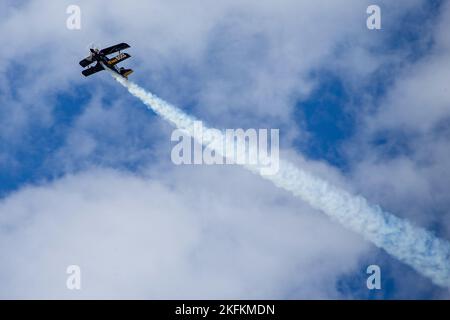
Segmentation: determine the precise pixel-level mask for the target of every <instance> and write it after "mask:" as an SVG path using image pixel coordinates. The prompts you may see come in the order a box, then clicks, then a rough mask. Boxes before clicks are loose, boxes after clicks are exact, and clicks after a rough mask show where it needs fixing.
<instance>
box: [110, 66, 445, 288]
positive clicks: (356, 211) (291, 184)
mask: <svg viewBox="0 0 450 320" xmlns="http://www.w3.org/2000/svg"><path fill="white" fill-rule="evenodd" d="M106 69H107V68H106ZM107 70H108V69H107ZM111 74H112V75H113V76H114V78H115V79H116V80H117V81H118V82H119V83H121V84H122V85H123V86H124V87H126V88H127V89H128V91H129V92H130V93H131V94H132V95H134V96H135V97H137V98H139V99H140V100H141V101H142V102H143V103H144V104H146V105H147V106H148V107H149V108H151V109H152V110H153V111H154V112H156V113H157V114H158V115H160V116H161V117H162V118H164V119H165V120H167V121H169V122H171V123H172V124H173V125H175V126H176V127H177V128H178V129H181V130H185V131H186V132H188V133H189V134H190V135H191V136H192V137H193V138H194V139H196V140H197V141H202V143H203V144H205V145H207V146H208V147H209V148H212V149H213V150H214V151H215V152H217V153H219V154H223V150H221V149H214V144H215V142H216V141H214V140H211V135H209V134H208V131H210V130H211V129H209V128H203V136H202V137H198V136H196V132H195V130H194V123H195V121H197V120H196V119H195V118H194V117H191V116H189V115H187V114H185V113H184V112H183V111H181V110H180V109H178V108H176V107H174V106H172V105H170V104H169V103H167V102H165V101H163V100H161V99H159V98H158V97H156V96H154V95H153V94H151V93H149V92H147V91H145V90H144V89H142V88H140V87H139V86H138V85H136V84H135V83H133V82H130V81H128V80H125V79H124V78H122V77H120V76H117V75H116V74H114V73H113V72H111ZM249 152H254V150H253V151H252V150H250V151H249ZM245 167H246V168H247V169H249V170H251V171H252V172H254V173H256V174H259V175H261V176H262V177H263V178H265V179H268V180H270V181H272V182H273V183H274V184H275V185H276V186H277V187H279V188H282V189H285V190H287V191H290V192H292V193H293V194H294V195H295V196H297V197H299V198H301V199H303V200H304V201H306V202H307V203H309V204H310V205H311V206H312V207H313V208H315V209H319V210H321V211H323V212H324V213H326V214H327V215H328V216H330V218H331V219H333V220H336V221H338V222H340V223H341V224H342V225H343V226H345V227H347V228H349V229H351V230H353V231H355V232H357V233H359V234H361V235H362V236H363V237H364V238H365V239H367V240H369V241H371V242H372V243H374V244H375V245H376V246H377V247H380V248H383V249H384V250H385V251H386V252H388V253H389V254H391V255H392V256H394V257H396V258H397V259H399V260H400V261H403V262H404V263H406V264H408V265H410V266H411V267H412V268H414V269H415V270H417V271H418V272H420V273H421V274H423V275H425V276H427V277H428V278H430V279H431V280H432V281H433V282H434V283H435V284H437V285H440V286H443V287H450V243H449V242H447V241H446V240H442V239H439V238H437V237H435V236H434V235H433V234H432V233H431V232H429V231H427V230H425V229H422V228H419V227H416V226H413V225H412V224H411V223H409V222H408V221H406V220H403V219H400V218H398V217H396V216H394V215H392V214H390V213H388V212H384V211H383V210H381V208H380V207H379V206H374V205H370V204H369V203H367V201H366V199H365V198H363V197H361V196H355V195H352V194H350V193H348V192H347V191H344V190H341V189H338V188H337V187H335V186H332V185H330V184H329V183H328V182H326V181H324V180H322V179H320V178H317V177H315V176H313V175H311V174H310V173H308V172H306V171H303V170H301V169H299V168H297V167H296V166H294V165H293V164H292V163H290V162H287V161H283V160H281V161H280V169H279V171H278V173H276V174H274V175H262V174H261V170H260V169H261V167H259V166H258V165H245Z"/></svg>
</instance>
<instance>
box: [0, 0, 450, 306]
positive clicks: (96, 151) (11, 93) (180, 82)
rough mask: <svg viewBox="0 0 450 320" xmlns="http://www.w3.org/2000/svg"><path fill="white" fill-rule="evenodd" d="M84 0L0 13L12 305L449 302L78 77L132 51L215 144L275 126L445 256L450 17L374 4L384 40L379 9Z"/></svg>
mask: <svg viewBox="0 0 450 320" xmlns="http://www.w3.org/2000/svg"><path fill="white" fill-rule="evenodd" d="M72 2H73V3H77V4H78V5H79V6H80V8H81V12H82V28H81V30H67V28H66V27H65V19H66V18H67V16H68V15H67V14H66V12H65V9H66V7H67V5H69V4H72ZM72 2H64V1H62V2H61V3H60V4H58V5H55V4H53V3H51V2H50V1H48V3H47V4H45V5H42V4H39V3H38V2H37V1H24V2H23V3H21V4H19V5H18V4H16V3H15V2H14V3H15V4H14V5H13V2H11V1H6V2H4V3H3V4H2V5H1V6H0V9H2V10H1V12H2V13H1V14H0V15H1V20H0V21H2V22H0V24H2V26H1V27H0V30H2V31H0V32H1V33H4V34H3V36H4V37H5V38H8V39H10V40H9V41H10V42H11V46H10V48H8V50H5V52H2V53H0V60H1V63H0V118H1V120H0V126H1V131H0V182H1V183H0V225H2V228H1V230H2V231H1V233H0V238H1V240H0V242H2V245H1V247H0V250H1V251H2V255H3V256H4V257H5V259H6V260H7V261H8V262H7V263H6V264H5V265H4V266H2V267H0V280H3V281H5V282H6V285H5V286H4V287H3V289H0V297H3V298H10V297H12V298H16V297H32V298H36V297H44V298H46V297H65V298H98V297H112V298H122V297H125V298H126V297H137V298H179V297H183V298H227V297H240V298H294V299H295V298H331V299H335V298H344V299H358V298H360V299H396V298H405V299H417V298H419V299H438V298H440V299H442V298H448V297H449V295H448V291H447V290H445V289H442V288H439V287H437V286H435V285H433V284H432V283H431V282H430V281H429V280H428V279H426V278H424V277H422V276H420V275H418V274H417V273H416V272H415V271H413V270H412V269H411V268H409V267H408V266H405V265H403V264H402V263H400V262H398V261H396V260H395V259H394V258H392V257H390V256H389V255H387V254H386V253H385V252H383V251H382V250H379V249H377V248H375V247H374V246H373V245H371V244H370V243H367V242H365V241H364V240H362V238H360V236H358V235H354V234H353V233H351V232H349V231H347V230H345V229H344V228H342V227H341V226H339V225H337V224H335V223H333V222H331V221H329V220H328V218H327V217H325V216H323V215H322V214H321V213H320V212H318V211H316V210H314V209H311V208H309V206H308V205H307V204H305V203H303V202H302V201H300V200H298V199H292V197H291V196H290V195H289V194H287V193H284V192H283V191H281V190H277V189H276V188H275V187H273V186H272V185H271V184H270V183H267V182H266V181H263V180H261V179H259V178H258V177H254V176H252V175H250V174H248V173H246V172H245V171H243V170H241V169H240V168H238V167H234V166H232V167H230V168H228V167H226V168H224V167H207V168H204V167H193V166H188V167H183V166H181V167H177V166H174V165H173V164H172V163H171V161H170V150H171V147H172V143H171V141H170V133H171V132H172V128H171V127H170V125H168V124H166V123H164V122H163V121H162V120H160V119H159V118H158V117H157V116H156V115H155V114H153V113H152V112H151V111H149V110H147V109H146V108H145V107H144V106H143V105H142V104H141V102H139V101H138V100H137V99H135V98H134V97H132V96H130V95H129V94H128V93H127V92H126V91H125V90H124V89H123V88H121V87H119V86H118V85H117V83H115V82H114V81H113V80H112V79H111V78H110V77H109V76H108V75H107V74H106V73H101V74H97V75H95V76H93V77H90V78H86V79H85V78H84V77H82V76H81V74H80V72H81V70H80V68H79V66H78V61H79V60H81V59H82V58H83V57H84V55H86V52H87V47H88V45H89V44H90V43H91V42H96V43H100V44H101V45H102V46H107V45H110V44H113V43H116V42H122V41H126V42H128V43H130V45H131V48H130V49H129V50H128V52H129V53H130V54H131V56H132V59H129V60H127V61H126V62H124V63H123V64H124V66H129V67H131V68H133V69H134V70H135V73H134V74H132V76H131V78H132V80H133V81H136V82H137V83H139V84H140V85H141V86H142V87H144V88H146V89H149V90H150V91H152V92H153V93H155V94H157V95H158V96H160V97H162V98H163V99H165V100H167V101H169V102H171V103H173V104H174V105H177V106H178V107H180V108H182V109H183V110H184V111H186V112H188V113H191V114H193V115H195V116H196V117H198V118H200V119H203V120H205V121H207V122H208V124H210V125H212V126H215V127H218V128H239V127H244V128H251V127H255V128H279V129H280V139H281V141H280V143H281V148H282V156H283V157H287V158H289V159H290V160H292V161H293V162H294V163H297V164H300V165H302V166H303V167H305V168H306V169H308V170H310V171H312V172H314V173H315V174H317V175H318V176H321V177H325V178H326V179H327V180H329V181H330V182H332V183H335V184H337V185H339V186H343V187H344V188H346V189H349V190H350V191H352V192H355V193H359V194H362V195H364V196H365V197H366V198H367V199H368V200H369V201H371V202H372V203H376V204H379V205H381V206H382V207H383V208H385V209H386V210H388V211H389V212H392V213H394V214H396V215H398V216H400V217H403V218H405V219H408V220H410V221H412V222H413V223H415V224H417V225H420V226H423V227H425V228H428V229H430V230H432V231H434V232H435V233H436V234H438V235H439V236H440V237H442V238H444V239H449V238H450V224H449V221H450V220H449V213H448V208H449V207H448V206H449V205H450V197H449V196H447V195H446V189H447V188H448V182H447V181H448V180H447V178H449V177H450V172H449V170H448V165H447V163H448V156H450V153H449V152H448V150H449V148H448V147H449V142H448V141H449V139H448V136H449V132H448V130H447V129H446V128H448V123H449V122H448V121H449V119H450V112H449V110H450V108H449V105H450V96H449V94H448V92H450V91H448V90H446V89H448V84H446V82H445V80H448V78H449V76H448V72H445V71H443V70H445V67H446V66H447V67H448V66H449V61H450V41H449V38H448V35H447V32H445V28H446V27H448V21H450V20H449V15H450V7H449V6H448V5H447V4H446V3H445V2H444V1H419V0H414V1H398V3H397V2H396V3H395V4H392V3H389V2H388V1H378V3H377V4H378V5H380V7H381V10H382V29H381V30H368V29H367V28H366V25H365V20H366V18H367V14H366V13H365V9H366V8H367V5H368V4H371V3H369V2H366V1H346V2H345V4H344V2H341V3H338V2H339V1H324V2H322V3H320V4H312V3H308V2H301V1H285V2H282V3H280V4H277V5H276V4H274V3H271V2H270V1H268V2H266V1H264V2H263V3H259V2H258V1H248V2H244V3H240V2H235V1H219V2H218V3H217V5H216V6H211V7H210V5H204V6H201V5H200V3H198V2H197V1H192V2H189V3H186V4H166V3H164V2H162V1H148V2H146V4H144V5H142V4H141V3H140V2H133V1H131V2H130V4H128V3H127V5H126V6H125V5H124V4H122V3H121V2H119V1H117V3H115V5H112V6H111V7H110V8H109V9H107V10H103V7H102V6H101V5H99V4H93V3H89V2H88V1H72ZM11 8H14V9H11ZM130 17H133V18H130ZM30 26H35V27H30ZM30 61H31V63H30ZM447 70H448V69H447ZM425 106H426V110H425V111H423V109H425ZM269 226H270V227H269ZM61 230H62V231H61ZM64 230H65V231H64ZM36 252H40V254H36ZM232 261H236V264H233V263H232ZM69 263H75V264H80V265H81V267H82V270H86V271H85V273H83V274H86V280H83V281H86V282H85V283H86V286H85V288H84V289H83V290H82V291H81V292H67V290H66V289H65V288H64V283H65V282H64V281H65V280H64V279H65V276H66V275H65V266H66V265H67V264H69ZM370 264H378V265H380V266H381V269H382V288H383V289H382V290H380V291H369V290H367V288H366V282H365V279H366V277H367V275H366V274H365V268H366V267H367V266H368V265H370ZM33 268H34V269H33ZM33 270H36V273H35V275H34V276H33V275H32V271H33ZM105 270H106V271H105ZM263 282H264V284H262V283H263ZM30 283H32V285H31V287H32V289H30ZM61 283H62V284H61Z"/></svg>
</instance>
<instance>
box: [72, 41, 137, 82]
mask: <svg viewBox="0 0 450 320" xmlns="http://www.w3.org/2000/svg"><path fill="white" fill-rule="evenodd" d="M129 47H130V46H129V45H128V44H126V43H119V44H116V45H114V46H111V47H108V48H105V49H101V50H99V49H90V50H91V55H90V56H89V57H87V58H85V59H83V60H81V61H80V66H82V67H83V68H86V67H87V66H89V65H90V64H92V63H94V62H97V63H96V64H95V65H94V66H91V67H89V68H87V69H84V70H83V71H82V72H81V73H82V74H83V75H84V76H85V77H88V76H90V75H92V74H94V73H97V72H99V71H102V70H105V67H107V68H109V69H111V70H112V71H114V72H115V73H117V74H119V75H121V76H122V77H124V78H125V79H128V76H129V75H130V74H131V73H132V72H133V70H131V69H125V68H123V67H122V68H118V67H117V66H116V64H118V63H119V62H121V61H123V60H125V59H128V58H129V57H131V56H130V55H129V54H128V53H122V52H120V51H122V50H124V49H127V48H129ZM115 52H119V54H118V55H116V56H115V57H113V58H111V59H110V58H108V55H110V54H112V53H115Z"/></svg>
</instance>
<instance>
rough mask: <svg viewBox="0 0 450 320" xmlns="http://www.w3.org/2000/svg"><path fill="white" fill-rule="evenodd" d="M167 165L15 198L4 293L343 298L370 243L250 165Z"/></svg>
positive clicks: (6, 212)
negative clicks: (341, 289) (347, 279)
mask: <svg viewBox="0 0 450 320" xmlns="http://www.w3.org/2000/svg"><path fill="white" fill-rule="evenodd" d="M159 176H160V177H155V175H153V178H151V179H143V178H139V177H137V176H134V175H131V174H127V173H120V172H118V171H112V170H106V171H105V170H91V171H88V172H85V173H82V174H78V175H75V176H67V177H64V178H62V179H60V180H58V181H55V182H53V183H49V184H42V185H41V186H36V187H27V188H24V189H23V190H21V191H19V192H17V193H15V194H13V195H11V196H10V197H8V198H6V199H4V200H3V201H2V202H1V203H0V220H1V226H2V232H1V233H0V238H1V241H0V243H1V252H2V256H3V263H2V265H1V267H0V275H1V276H0V279H1V282H2V290H1V293H0V295H1V296H2V297H4V298H106V297H110V298H124V297H125V298H131V297H137V298H239V297H241V298H276V297H279V298H282V297H290V298H298V297H303V298H313V297H316V298H319V297H321V298H333V297H337V296H338V293H337V292H336V289H335V280H336V277H337V276H339V274H341V273H343V272H350V271H353V268H355V267H356V262H357V260H358V256H359V255H360V254H361V253H362V252H364V250H365V248H366V247H367V245H366V244H364V243H362V242H361V241H359V239H358V237H357V236H355V235H353V234H351V233H350V232H347V231H345V230H342V229H341V228H340V227H339V226H336V225H334V224H332V223H331V222H329V221H328V220H327V219H326V218H324V217H322V216H321V215H319V214H317V213H315V212H312V211H311V209H309V208H308V207H306V206H305V205H303V204H301V203H299V202H298V201H295V200H292V199H289V198H290V197H287V196H286V195H284V194H283V193H281V192H279V191H277V190H273V189H272V186H271V185H270V184H269V185H265V184H264V183H261V181H259V180H260V179H259V178H258V177H256V176H253V175H251V174H248V173H245V174H244V177H243V174H242V172H241V169H240V168H238V167H232V168H230V167H227V168H217V167H211V168H205V167H199V168H193V167H189V168H188V169H182V168H177V169H176V170H175V171H172V172H165V173H164V174H163V173H160V174H159ZM71 264H77V265H79V266H80V267H81V269H82V290H81V291H79V292H73V291H69V290H67V289H66V287H65V281H66V276H67V275H66V274H65V270H66V267H67V266H68V265H71Z"/></svg>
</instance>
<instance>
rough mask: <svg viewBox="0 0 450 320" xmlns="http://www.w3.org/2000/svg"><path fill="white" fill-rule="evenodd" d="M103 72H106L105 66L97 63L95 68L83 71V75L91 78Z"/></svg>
mask: <svg viewBox="0 0 450 320" xmlns="http://www.w3.org/2000/svg"><path fill="white" fill-rule="evenodd" d="M102 70H105V68H103V66H102V65H101V64H100V63H98V62H97V64H96V65H95V66H93V67H90V68H88V69H86V70H83V71H81V73H82V74H83V75H84V76H85V77H87V76H90V75H91V74H94V73H96V72H99V71H102Z"/></svg>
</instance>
